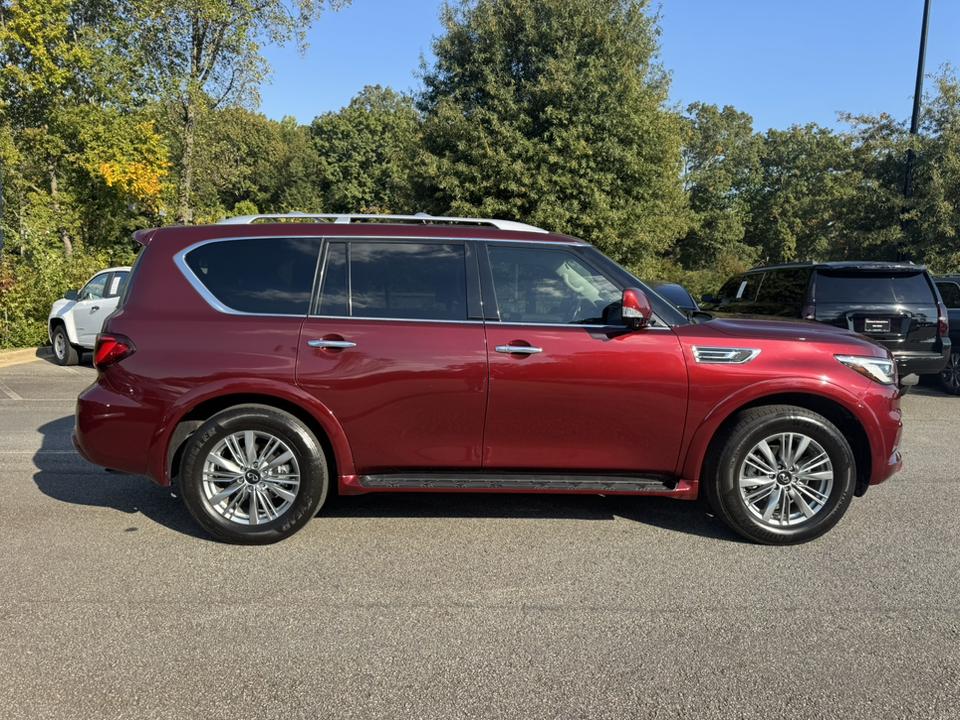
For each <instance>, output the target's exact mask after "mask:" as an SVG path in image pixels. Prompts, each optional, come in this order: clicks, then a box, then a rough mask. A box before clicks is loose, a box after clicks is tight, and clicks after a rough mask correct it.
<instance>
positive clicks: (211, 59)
mask: <svg viewBox="0 0 960 720" xmlns="http://www.w3.org/2000/svg"><path fill="white" fill-rule="evenodd" d="M350 1H351V0H295V1H294V2H292V3H287V2H284V1H283V0H143V2H139V3H137V4H135V5H134V9H135V18H136V27H137V36H138V39H139V42H140V46H142V47H144V48H146V49H147V51H148V53H149V60H150V64H149V77H150V79H151V80H152V82H153V83H154V87H155V92H156V93H157V94H158V96H159V97H160V98H162V99H164V100H166V101H168V103H167V107H168V108H169V110H170V115H169V120H170V132H171V133H172V136H173V137H174V138H176V145H175V151H176V152H175V169H176V173H177V176H178V191H177V201H176V206H177V207H176V215H177V219H178V221H179V222H184V223H186V222H189V221H191V220H192V216H193V208H192V204H191V203H192V198H191V194H192V192H193V184H194V179H195V176H196V173H197V162H196V161H197V156H196V143H197V138H198V137H199V136H200V134H201V133H202V131H203V124H204V123H205V122H207V121H209V119H210V117H211V113H212V112H213V111H215V110H217V109H220V108H224V107H229V106H231V105H255V104H256V103H257V101H258V94H257V89H258V87H259V84H260V83H261V82H262V81H263V80H264V79H265V78H266V77H267V75H268V74H269V67H268V65H267V63H266V61H265V60H264V58H263V56H262V55H261V54H260V49H261V46H262V44H263V43H265V42H269V43H274V44H280V45H282V44H284V43H285V42H287V41H289V40H291V39H292V40H295V41H296V43H297V46H298V47H299V48H300V49H301V51H302V50H303V49H305V47H306V44H305V37H306V32H307V30H308V29H309V28H310V25H311V24H312V22H313V21H314V20H315V19H318V18H319V17H320V15H321V13H322V11H323V9H324V7H325V6H328V7H330V8H332V9H334V10H337V9H339V8H340V7H343V6H345V5H349V4H350Z"/></svg>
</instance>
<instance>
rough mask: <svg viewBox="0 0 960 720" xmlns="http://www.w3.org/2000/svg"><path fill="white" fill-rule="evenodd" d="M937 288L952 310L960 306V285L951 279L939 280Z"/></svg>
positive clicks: (945, 303)
mask: <svg viewBox="0 0 960 720" xmlns="http://www.w3.org/2000/svg"><path fill="white" fill-rule="evenodd" d="M937 289H938V290H939V291H940V297H941V298H943V304H944V305H946V306H947V307H948V308H950V309H951V310H956V309H958V308H960V285H958V284H957V283H955V282H951V281H949V280H938V281H937Z"/></svg>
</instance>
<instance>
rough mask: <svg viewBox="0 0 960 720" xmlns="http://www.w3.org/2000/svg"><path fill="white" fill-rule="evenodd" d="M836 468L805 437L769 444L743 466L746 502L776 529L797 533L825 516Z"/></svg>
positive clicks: (780, 437) (775, 438) (774, 438)
mask: <svg viewBox="0 0 960 720" xmlns="http://www.w3.org/2000/svg"><path fill="white" fill-rule="evenodd" d="M833 482H834V472H833V462H832V461H831V460H830V456H829V455H828V454H827V451H826V450H824V449H823V446H822V445H820V443H818V442H817V441H816V440H814V439H813V438H811V437H810V436H808V435H804V434H802V433H789V432H785V433H777V434H775V435H770V436H769V437H766V438H764V439H763V440H761V441H760V442H758V443H757V444H756V445H754V446H753V448H752V449H751V450H750V452H748V453H747V456H746V458H745V459H744V461H743V462H742V463H741V465H740V469H739V473H738V486H739V490H740V497H741V499H742V500H743V502H744V505H745V506H746V508H747V510H748V511H749V512H750V514H751V515H753V517H754V518H755V519H757V520H759V521H760V522H762V523H763V524H765V525H769V526H771V527H778V528H781V527H793V526H796V525H799V524H801V523H804V522H807V521H809V520H812V519H813V518H814V517H816V516H817V514H819V513H820V512H821V511H823V509H824V507H825V506H826V504H827V502H829V500H830V495H831V492H832V490H833Z"/></svg>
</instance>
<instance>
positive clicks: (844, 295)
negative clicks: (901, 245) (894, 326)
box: [816, 270, 934, 305]
mask: <svg viewBox="0 0 960 720" xmlns="http://www.w3.org/2000/svg"><path fill="white" fill-rule="evenodd" d="M933 300H934V297H933V290H932V289H931V287H930V285H929V284H928V283H927V278H926V276H925V275H924V274H923V273H922V272H915V273H842V272H824V271H822V270H821V271H820V273H819V274H818V276H817V285H816V301H817V302H818V303H854V304H861V305H862V304H871V303H873V304H887V305H889V304H910V305H914V304H918V303H924V304H928V305H929V304H930V303H931V302H933Z"/></svg>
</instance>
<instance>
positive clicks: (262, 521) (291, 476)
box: [180, 405, 328, 545]
mask: <svg viewBox="0 0 960 720" xmlns="http://www.w3.org/2000/svg"><path fill="white" fill-rule="evenodd" d="M180 486H181V492H182V494H183V501H184V503H185V504H186V506H187V509H188V510H189V511H190V514H191V515H193V517H194V518H195V519H196V521H197V522H198V523H200V525H201V526H202V527H203V528H204V529H205V530H206V531H207V532H209V533H210V534H211V535H213V536H214V537H216V538H218V539H220V540H223V541H225V542H230V543H237V544H242V545H266V544H268V543H274V542H277V541H279V540H283V539H284V538H287V537H289V536H291V535H293V534H294V533H295V532H297V531H298V530H300V529H301V528H303V526H304V525H306V523H307V522H309V521H310V518H312V517H313V516H314V515H315V514H316V512H317V510H318V509H319V508H320V506H321V505H322V504H323V501H324V500H325V499H326V496H327V486H328V479H327V464H326V459H325V457H324V453H323V450H322V449H321V447H320V445H319V443H317V441H316V439H315V438H314V436H313V434H312V433H311V432H310V431H309V430H308V429H307V428H306V427H305V426H304V425H303V423H301V422H300V421H299V420H297V418H295V417H294V416H292V415H290V414H289V413H286V412H283V411H281V410H277V409H275V408H271V407H267V406H261V405H244V406H239V407H236V408H232V409H230V410H227V411H224V412H222V413H220V414H219V415H215V416H214V417H212V418H211V419H210V420H208V421H207V422H206V423H204V424H203V425H202V426H201V427H200V428H199V429H198V430H197V431H196V432H195V433H194V434H193V435H192V436H191V438H190V440H189V441H188V442H187V446H186V448H185V449H184V456H183V464H182V466H181V473H180Z"/></svg>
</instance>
